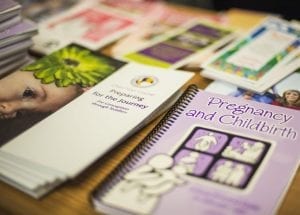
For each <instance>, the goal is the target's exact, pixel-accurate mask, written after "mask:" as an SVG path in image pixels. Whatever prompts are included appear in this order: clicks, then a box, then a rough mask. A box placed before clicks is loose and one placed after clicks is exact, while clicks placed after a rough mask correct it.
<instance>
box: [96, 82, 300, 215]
mask: <svg viewBox="0 0 300 215" xmlns="http://www.w3.org/2000/svg"><path fill="white" fill-rule="evenodd" d="M297 119H298V115H297V111H295V110H290V109H282V108H280V107H276V106H269V105H266V104H260V103H256V102H251V101H250V102H248V101H245V100H239V99H237V98H231V97H228V96H227V97H226V96H221V95H217V94H210V93H206V92H202V91H200V90H198V89H196V88H195V87H191V88H189V89H188V90H187V93H186V94H185V95H183V96H182V97H181V99H180V100H179V101H178V102H177V104H176V105H175V106H174V107H173V109H172V110H171V111H169V112H168V113H167V115H166V116H165V118H164V119H163V120H162V121H161V122H160V123H159V124H158V126H157V127H156V128H154V129H153V131H152V133H151V134H150V135H149V136H148V137H146V138H145V140H144V141H142V142H141V143H140V144H139V145H138V146H137V148H136V149H135V150H134V151H133V152H132V153H131V154H130V155H129V156H128V157H127V159H125V161H123V162H122V163H121V164H120V165H119V167H118V168H116V169H115V171H114V172H113V173H111V174H110V175H109V176H108V177H107V179H106V180H104V182H103V183H102V184H100V185H99V187H98V188H97V189H96V190H95V191H94V193H93V195H92V199H93V203H94V206H95V208H96V210H98V211H101V212H110V213H116V212H121V214H128V213H137V214H166V213H175V212H176V213H183V212H184V210H186V208H187V207H189V211H190V214H202V213H208V212H209V211H215V213H217V214H218V213H220V212H221V211H223V212H224V213H232V214H240V213H245V214H270V213H271V212H272V211H274V210H276V207H277V206H278V201H279V200H280V196H281V195H282V193H284V191H285V189H286V186H287V184H288V183H289V181H290V179H291V177H292V175H293V174H294V171H295V170H296V168H297V166H298V161H299V154H298V153H297V150H299V148H300V147H299V144H297V139H298V134H297V130H295V128H297V125H298V124H297ZM282 174H284V175H285V177H284V178H282V177H280V175H282ZM271 180H273V181H274V184H276V189H274V188H273V186H271V187H270V186H266V185H269V182H270V181H271ZM262 199H268V200H267V201H262ZM183 202H184V204H182V203H183ZM180 205H181V206H180Z"/></svg>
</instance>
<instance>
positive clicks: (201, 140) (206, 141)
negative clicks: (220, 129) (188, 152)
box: [194, 132, 218, 152]
mask: <svg viewBox="0 0 300 215" xmlns="http://www.w3.org/2000/svg"><path fill="white" fill-rule="evenodd" d="M213 135H214V133H212V132H210V133H208V135H204V136H201V137H198V138H196V139H195V141H197V142H196V144H195V146H194V147H195V149H196V150H200V151H204V152H205V151H207V150H209V149H210V147H211V146H214V145H216V144H217V143H218V142H217V140H216V138H215V137H214V136H213Z"/></svg>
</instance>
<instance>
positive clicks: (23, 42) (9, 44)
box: [0, 0, 37, 76]
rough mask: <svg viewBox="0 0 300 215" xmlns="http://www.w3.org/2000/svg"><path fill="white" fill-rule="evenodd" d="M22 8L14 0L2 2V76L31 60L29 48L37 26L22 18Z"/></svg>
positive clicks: (0, 7)
mask: <svg viewBox="0 0 300 215" xmlns="http://www.w3.org/2000/svg"><path fill="white" fill-rule="evenodd" d="M20 10H21V5H20V4H18V3H16V2H14V1H13V0H2V1H1V3H0V76H2V75H4V74H6V73H9V72H11V71H12V70H14V69H16V68H18V67H20V66H22V65H23V64H25V63H26V62H28V61H29V57H28V55H27V50H28V49H29V47H30V46H32V44H33V43H32V40H31V37H32V36H33V35H35V34H36V33H37V28H36V26H35V25H34V23H32V22H31V21H29V20H26V19H22V17H21V15H20Z"/></svg>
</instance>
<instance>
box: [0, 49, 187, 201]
mask: <svg viewBox="0 0 300 215" xmlns="http://www.w3.org/2000/svg"><path fill="white" fill-rule="evenodd" d="M192 76H193V74H192V73H189V72H184V71H173V70H166V69H160V68H154V67H149V66H143V65H138V64H126V63H124V62H121V61H118V60H115V59H113V58H110V57H107V56H105V55H102V54H99V53H94V52H92V51H90V50H88V49H86V48H83V47H81V46H78V45H75V44H72V45H70V46H67V47H65V48H63V49H61V50H59V51H56V52H53V53H52V54H50V55H49V56H46V57H44V58H41V59H39V60H37V61H36V62H33V63H31V64H29V65H27V66H25V67H23V68H22V69H20V70H18V71H16V72H14V73H11V74H10V75H7V76H5V77H3V78H2V79H0V132H1V134H0V136H1V145H2V146H1V148H0V161H1V162H0V163H1V164H0V179H1V180H2V181H5V182H7V183H8V184H11V185H12V186H14V187H16V188H18V189H20V190H22V191H24V192H26V193H28V194H30V195H31V196H33V197H35V198H39V197H41V196H42V195H44V194H46V193H47V192H48V191H50V190H52V189H53V188H54V187H56V186H58V185H60V184H61V183H62V182H64V181H66V180H68V179H71V178H73V177H76V176H77V175H78V174H79V173H80V172H82V171H83V170H84V169H85V168H86V167H88V166H89V165H90V164H91V163H92V162H94V161H95V160H96V159H97V158H99V157H100V156H102V155H104V154H105V153H106V152H108V151H109V150H111V149H112V148H113V147H114V146H116V145H117V144H120V143H122V141H124V140H125V139H126V138H127V137H129V136H130V135H132V134H133V133H134V132H136V131H137V130H138V129H140V128H141V127H143V126H145V125H146V124H147V123H148V122H149V121H151V120H153V119H154V118H155V117H157V116H158V115H159V114H162V112H163V111H165V110H166V109H167V108H168V107H170V105H171V104H173V103H174V102H175V99H176V98H178V93H180V92H181V91H180V88H181V87H182V85H184V84H185V83H186V82H187V81H188V80H189V79H190V78H191V77H192ZM170 80H171V81H170ZM103 122H105V126H103ZM70 150H71V151H70ZM70 152H71V153H70Z"/></svg>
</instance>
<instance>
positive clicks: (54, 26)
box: [33, 3, 135, 53]
mask: <svg viewBox="0 0 300 215" xmlns="http://www.w3.org/2000/svg"><path fill="white" fill-rule="evenodd" d="M134 25H135V21H134V20H133V19H132V18H131V17H127V16H124V15H121V14H119V13H115V12H113V11H108V10H105V9H103V8H101V7H99V6H98V7H95V6H93V5H91V4H83V3H82V4H80V5H77V6H76V7H74V8H72V9H71V10H69V11H66V12H64V13H62V14H60V15H59V16H54V17H53V18H51V19H49V20H47V21H45V22H44V23H42V24H41V25H40V28H39V32H40V34H39V35H38V36H36V37H34V42H35V46H34V47H33V50H34V51H37V52H40V53H51V52H53V51H56V50H58V49H60V48H62V47H64V46H66V45H67V44H70V43H72V42H75V43H77V44H79V45H82V46H84V47H86V48H89V49H92V50H97V49H99V48H100V47H102V46H105V45H107V44H109V43H111V42H113V41H114V40H117V39H118V38H120V37H121V36H123V35H125V33H128V31H130V29H131V28H132V27H133V26H134Z"/></svg>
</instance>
